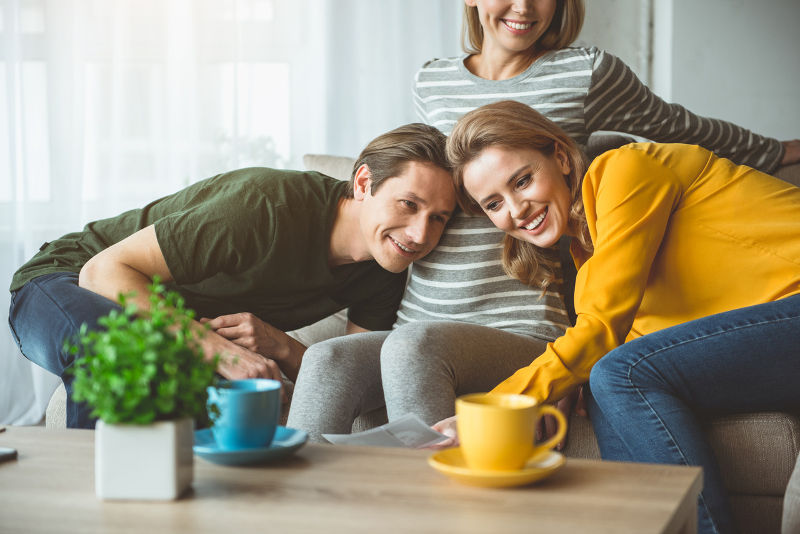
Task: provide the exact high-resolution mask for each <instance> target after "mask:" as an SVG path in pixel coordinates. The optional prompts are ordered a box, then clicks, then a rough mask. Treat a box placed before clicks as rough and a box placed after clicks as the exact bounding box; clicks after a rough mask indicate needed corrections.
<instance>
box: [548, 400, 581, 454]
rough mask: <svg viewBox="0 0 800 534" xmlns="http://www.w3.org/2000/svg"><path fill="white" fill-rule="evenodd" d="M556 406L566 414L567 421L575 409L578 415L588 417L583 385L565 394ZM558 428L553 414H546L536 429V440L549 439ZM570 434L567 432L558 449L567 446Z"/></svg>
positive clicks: (557, 446)
mask: <svg viewBox="0 0 800 534" xmlns="http://www.w3.org/2000/svg"><path fill="white" fill-rule="evenodd" d="M556 408H558V409H559V411H561V413H562V414H564V418H565V419H566V420H567V421H569V417H570V415H571V414H572V411H573V410H574V411H575V413H577V414H578V415H581V416H583V417H586V404H585V402H584V400H583V386H578V387H577V388H575V389H573V390H572V391H571V392H569V393H568V394H567V395H565V396H564V397H563V398H562V399H561V400H559V401H558V402H557V403H556ZM557 430H558V423H557V422H556V420H555V418H554V417H553V416H551V415H544V416H543V417H542V418H541V420H540V421H539V426H538V427H537V429H536V442H537V443H540V442H542V441H545V440H547V439H549V438H550V436H553V435H555V433H556V431H557ZM568 436H569V433H567V435H565V436H564V439H562V440H561V441H560V442H559V444H558V445H556V450H559V451H563V450H564V447H566V446H567V437H568Z"/></svg>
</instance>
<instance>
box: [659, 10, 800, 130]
mask: <svg viewBox="0 0 800 534" xmlns="http://www.w3.org/2000/svg"><path fill="white" fill-rule="evenodd" d="M654 8H655V11H654V18H653V20H654V55H653V60H654V61H653V73H654V80H653V86H652V87H653V89H654V90H655V91H656V92H657V93H658V94H660V95H661V96H662V97H664V98H665V99H667V100H670V101H673V102H679V103H681V104H683V105H684V106H686V107H687V108H689V109H691V110H692V111H694V112H696V113H699V114H702V115H708V116H712V117H719V118H723V119H726V120H730V121H732V122H734V123H737V124H741V125H742V126H745V127H747V128H750V129H752V130H753V131H755V132H757V133H761V134H764V135H769V136H771V137H777V138H778V139H794V138H797V137H800V97H798V93H799V92H800V58H798V51H800V31H798V28H797V23H798V21H800V2H798V1H797V0H770V1H769V2H750V1H747V0H703V1H702V2H696V1H693V0H656V1H655V2H654Z"/></svg>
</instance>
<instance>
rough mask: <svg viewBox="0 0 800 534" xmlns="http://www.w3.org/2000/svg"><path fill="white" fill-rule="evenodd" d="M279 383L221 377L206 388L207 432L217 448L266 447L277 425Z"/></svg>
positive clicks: (275, 381) (270, 441)
mask: <svg viewBox="0 0 800 534" xmlns="http://www.w3.org/2000/svg"><path fill="white" fill-rule="evenodd" d="M280 393H281V383H280V382H278V381H277V380H270V379H268V378H250V379H246V380H223V381H220V382H219V383H218V384H217V385H216V386H210V387H209V388H208V413H209V415H210V416H211V421H212V423H213V424H212V426H211V432H212V433H213V434H214V439H215V440H216V441H217V446H218V447H219V448H220V449H227V450H235V449H254V448H261V447H269V445H270V443H272V438H273V437H274V436H275V428H276V427H277V426H278V416H279V414H280V409H281V394H280Z"/></svg>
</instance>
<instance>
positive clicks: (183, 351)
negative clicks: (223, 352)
mask: <svg viewBox="0 0 800 534" xmlns="http://www.w3.org/2000/svg"><path fill="white" fill-rule="evenodd" d="M149 289H150V295H149V299H150V302H151V309H150V310H149V311H147V312H142V313H139V312H138V311H137V308H136V306H135V305H134V304H133V303H132V302H131V299H132V297H134V296H135V295H134V294H133V293H129V294H127V295H123V294H120V295H119V297H118V299H119V302H120V303H121V305H122V310H121V311H118V310H112V311H111V312H110V313H109V314H108V315H106V316H104V317H101V318H100V319H98V325H100V327H99V329H98V330H91V329H89V328H88V326H87V325H85V324H84V325H81V327H80V329H79V331H78V334H77V335H76V336H75V337H74V338H72V339H67V340H65V342H64V352H65V353H66V354H70V355H73V356H75V357H76V359H75V363H74V364H73V366H72V367H71V368H70V370H69V371H68V372H70V373H72V375H73V377H74V380H73V396H74V398H75V400H77V401H79V402H85V403H86V404H87V405H89V406H90V407H91V408H92V415H93V416H96V417H99V418H101V419H103V420H104V421H107V422H109V423H136V424H147V423H150V422H152V421H155V420H161V419H171V418H177V417H186V416H188V417H195V418H198V417H199V418H203V419H205V418H206V400H207V395H206V388H207V387H208V386H209V385H211V384H212V383H213V382H214V380H215V370H216V366H217V363H218V357H215V358H213V359H212V360H210V361H206V360H205V359H204V357H203V352H202V350H201V348H200V346H199V345H198V344H197V342H196V339H197V338H198V337H199V335H196V334H195V333H194V332H193V329H192V317H193V316H194V312H192V311H191V310H187V309H186V308H185V301H184V299H183V298H182V297H181V296H180V295H179V294H178V293H176V292H168V293H165V287H164V285H162V284H161V283H160V280H159V279H158V278H157V277H154V280H153V284H151V285H150V286H149ZM204 330H205V328H204ZM200 335H202V331H201V332H200Z"/></svg>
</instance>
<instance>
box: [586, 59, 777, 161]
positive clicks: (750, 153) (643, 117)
mask: <svg viewBox="0 0 800 534" xmlns="http://www.w3.org/2000/svg"><path fill="white" fill-rule="evenodd" d="M584 118H585V120H586V128H587V130H589V131H597V130H611V131H617V132H624V133H630V134H633V135H638V136H641V137H646V138H647V139H651V140H653V141H658V142H664V143H688V144H696V145H700V146H702V147H704V148H706V149H708V150H712V151H713V152H715V153H716V154H717V155H718V156H722V157H725V158H728V159H730V160H732V161H734V162H735V163H738V164H741V165H748V166H750V167H753V168H756V169H759V170H761V171H763V172H768V173H769V172H773V171H774V170H775V169H776V168H777V167H778V165H779V163H780V160H781V158H782V157H783V151H784V148H783V145H782V144H781V143H780V141H778V140H777V139H772V138H769V137H764V136H761V135H758V134H755V133H753V132H751V131H750V130H747V129H746V128H742V127H740V126H737V125H735V124H732V123H730V122H726V121H723V120H719V119H712V118H706V117H700V116H698V115H695V114H694V113H692V112H690V111H689V110H687V109H686V108H684V107H683V106H681V105H679V104H669V103H667V102H664V101H663V100H662V99H661V98H659V97H658V96H656V95H655V94H653V92H652V91H650V89H648V88H647V86H645V85H644V84H643V83H642V82H641V81H640V80H639V78H637V77H636V75H635V74H634V73H633V72H632V71H631V70H630V68H628V66H627V65H626V64H625V63H624V62H623V61H622V60H620V59H619V58H617V57H615V56H613V55H611V54H609V53H607V52H602V51H601V52H599V53H598V55H597V57H596V59H595V64H594V69H593V74H592V84H591V87H590V89H589V93H588V95H587V98H586V104H585V107H584Z"/></svg>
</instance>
